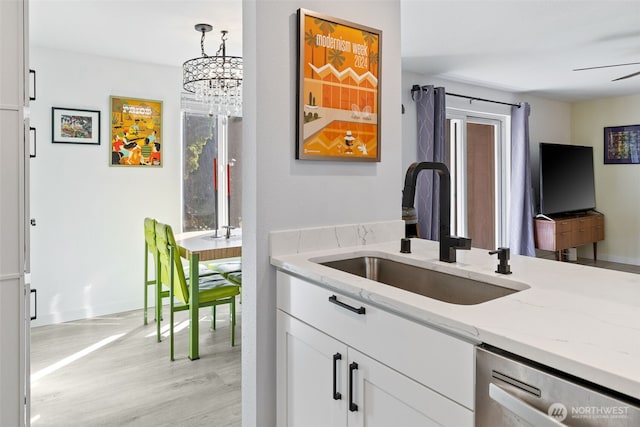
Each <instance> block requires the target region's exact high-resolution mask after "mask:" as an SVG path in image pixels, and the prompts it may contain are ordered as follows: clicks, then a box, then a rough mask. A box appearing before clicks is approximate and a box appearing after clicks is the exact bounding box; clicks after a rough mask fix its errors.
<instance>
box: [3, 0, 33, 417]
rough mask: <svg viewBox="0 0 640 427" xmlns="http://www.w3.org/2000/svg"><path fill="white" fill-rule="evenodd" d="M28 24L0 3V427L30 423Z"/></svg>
mask: <svg viewBox="0 0 640 427" xmlns="http://www.w3.org/2000/svg"><path fill="white" fill-rule="evenodd" d="M27 19H28V16H27V2H26V0H0V77H1V78H0V152H1V153H2V154H0V236H1V238H0V254H1V255H0V343H2V345H1V346H0V348H1V350H0V352H1V353H0V396H1V397H2V398H1V399H0V426H23V425H26V424H28V422H29V416H28V413H29V412H28V401H29V396H28V394H29V391H28V390H29V366H28V342H29V329H28V326H27V322H28V307H27V306H26V301H27V298H26V293H27V289H28V286H27V285H26V283H25V269H26V267H27V262H28V241H27V237H26V236H27V234H26V233H27V230H26V217H27V215H28V204H27V194H28V188H27V185H28V184H27V181H26V180H25V178H26V175H27V174H28V163H27V162H28V152H27V151H28V150H25V145H26V144H25V132H24V128H25V126H27V127H28V124H27V123H26V122H25V110H26V108H25V107H27V106H28V102H29V97H28V94H27V93H26V92H27V90H26V89H25V87H26V86H28V85H25V81H26V78H27V77H28V66H27V60H26V59H27V50H28V43H27V40H28V39H27V34H26V33H27V26H26V22H27ZM25 405H26V407H25Z"/></svg>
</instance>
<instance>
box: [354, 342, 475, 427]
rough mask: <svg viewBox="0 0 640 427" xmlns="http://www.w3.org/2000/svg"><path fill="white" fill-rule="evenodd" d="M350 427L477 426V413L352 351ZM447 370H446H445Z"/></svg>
mask: <svg viewBox="0 0 640 427" xmlns="http://www.w3.org/2000/svg"><path fill="white" fill-rule="evenodd" d="M348 363H349V371H348V373H347V375H348V383H350V384H348V388H349V387H352V389H353V393H352V394H350V395H348V396H347V399H348V405H349V411H348V414H349V427H356V426H357V427H389V426H394V427H416V426H421V427H422V426H425V427H427V426H451V427H464V426H470V427H471V426H473V423H474V418H473V412H472V411H470V410H469V409H467V408H464V407H463V406H461V405H459V404H457V403H455V402H454V401H452V400H449V399H447V398H445V397H443V396H442V395H440V394H438V393H436V392H434V391H433V390H431V389H429V388H427V387H425V386H423V385H422V384H419V383H417V382H415V381H414V380H412V379H410V378H408V377H406V376H404V375H402V374H400V373H398V372H397V371H394V370H393V369H391V368H389V367H388V366H386V365H383V364H381V363H379V362H377V361H375V360H373V359H371V358H370V357H367V356H365V355H364V354H362V353H359V352H357V351H355V350H353V349H351V348H350V349H349V360H348ZM442 369H446V367H444V366H443V367H442Z"/></svg>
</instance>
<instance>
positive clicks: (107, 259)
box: [30, 47, 182, 326]
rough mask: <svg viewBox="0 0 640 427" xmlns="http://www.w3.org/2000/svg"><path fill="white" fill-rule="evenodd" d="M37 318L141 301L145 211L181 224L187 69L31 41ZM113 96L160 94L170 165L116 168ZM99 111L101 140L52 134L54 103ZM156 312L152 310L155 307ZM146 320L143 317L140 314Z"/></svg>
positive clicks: (57, 318)
mask: <svg viewBox="0 0 640 427" xmlns="http://www.w3.org/2000/svg"><path fill="white" fill-rule="evenodd" d="M30 54H31V68H34V69H36V70H37V76H38V81H37V95H38V99H37V101H35V102H32V103H31V105H32V107H31V124H32V126H36V127H37V129H38V146H37V157H36V158H35V159H32V160H31V216H32V217H34V218H36V220H37V226H36V227H32V228H31V270H32V272H33V274H32V278H33V280H32V283H33V285H32V286H33V287H35V288H37V289H38V320H37V321H34V322H33V325H34V326H38V325H42V324H48V323H56V322H61V321H67V320H73V319H79V318H86V317H90V316H95V315H101V314H107V313H115V312H121V311H126V310H131V309H136V308H140V307H142V292H143V286H142V277H143V266H144V258H143V256H144V237H143V219H144V217H145V216H155V217H156V218H158V219H159V220H161V221H164V222H167V223H169V224H171V225H172V226H174V227H175V228H176V229H177V230H179V229H180V228H179V226H180V223H179V221H180V182H181V181H180V164H181V154H180V112H179V107H180V105H179V102H180V88H181V81H182V76H181V69H180V68H179V67H163V66H158V65H150V64H140V63H135V62H125V61H118V60H113V59H107V58H103V57H98V56H90V55H78V54H75V53H71V52H65V51H60V50H51V49H41V48H37V47H32V48H31V52H30ZM110 95H121V96H128V97H133V98H148V99H156V100H162V101H163V110H164V111H163V121H164V122H163V136H164V137H163V141H161V143H162V149H163V166H162V167H161V168H154V169H150V168H143V167H140V168H123V167H110V166H109V163H110V157H111V141H110V136H109V133H110V122H111V113H110V106H109V96H110ZM52 106H55V107H67V108H86V109H91V110H100V111H101V144H100V145H99V146H96V145H72V144H52V143H51V107H52ZM152 318H153V315H152ZM141 321H142V319H141Z"/></svg>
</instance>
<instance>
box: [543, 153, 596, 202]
mask: <svg viewBox="0 0 640 427" xmlns="http://www.w3.org/2000/svg"><path fill="white" fill-rule="evenodd" d="M595 207H596V188H595V179H594V173H593V147H583V146H580V145H565V144H549V143H545V142H541V143H540V213H541V214H543V215H553V214H563V213H575V212H581V211H588V210H590V209H595Z"/></svg>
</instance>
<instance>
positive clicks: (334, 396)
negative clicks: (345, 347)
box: [333, 353, 342, 400]
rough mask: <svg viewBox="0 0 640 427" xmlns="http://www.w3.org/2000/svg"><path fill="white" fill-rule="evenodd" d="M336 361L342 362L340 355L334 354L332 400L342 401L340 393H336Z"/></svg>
mask: <svg viewBox="0 0 640 427" xmlns="http://www.w3.org/2000/svg"><path fill="white" fill-rule="evenodd" d="M338 360H342V355H341V354H340V353H336V354H334V355H333V400H342V393H340V392H339V391H337V390H336V389H337V388H338V387H337V385H336V382H337V380H336V377H337V372H336V371H337V366H336V365H337V364H338Z"/></svg>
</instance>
